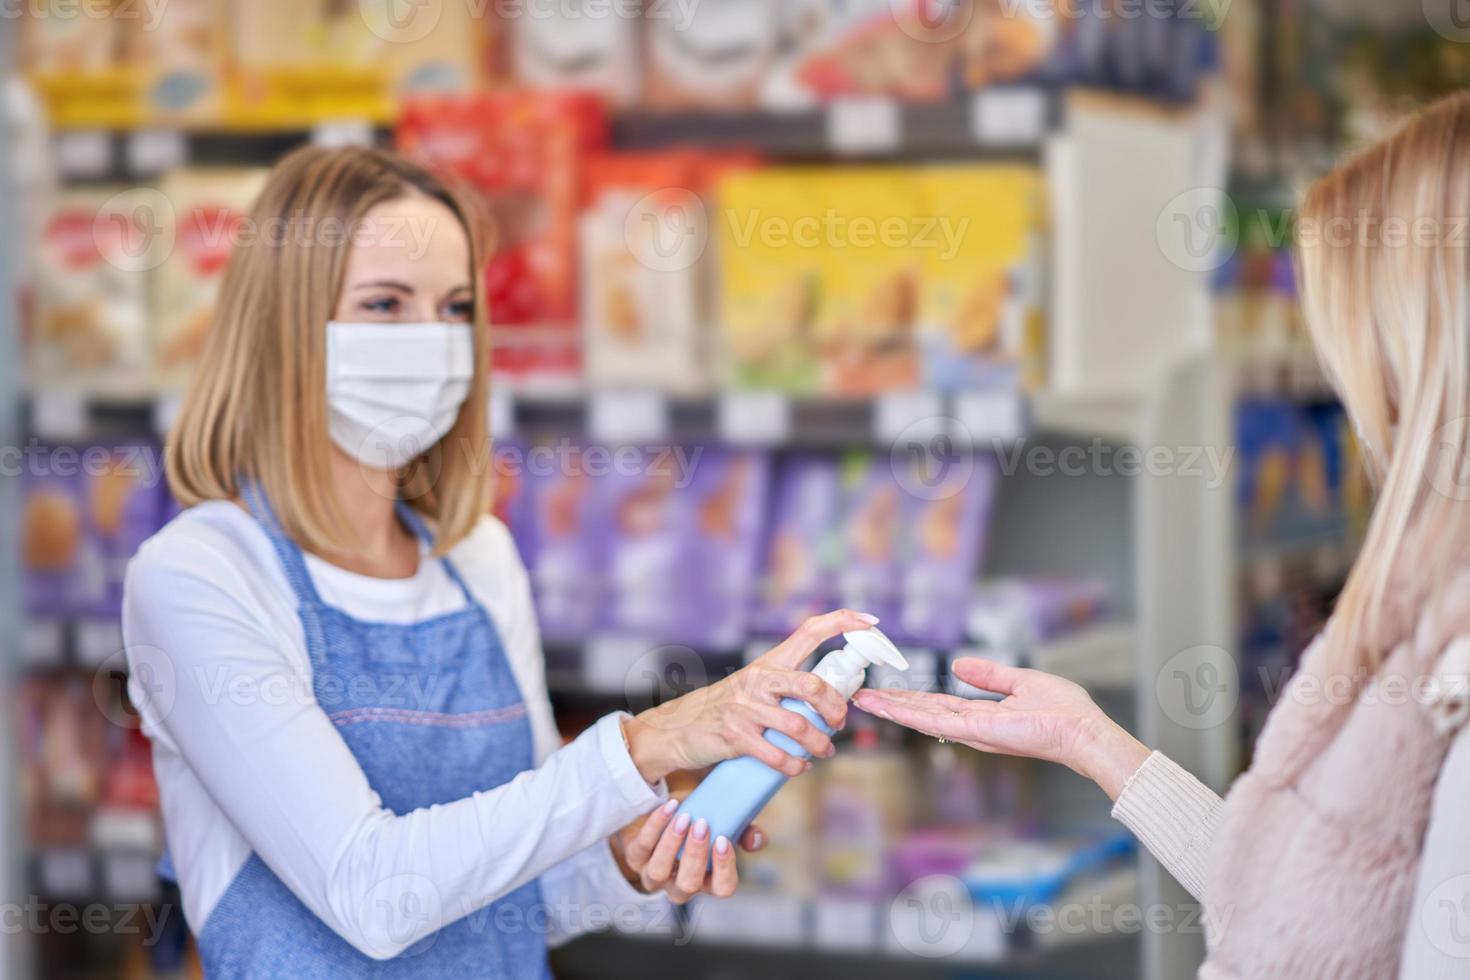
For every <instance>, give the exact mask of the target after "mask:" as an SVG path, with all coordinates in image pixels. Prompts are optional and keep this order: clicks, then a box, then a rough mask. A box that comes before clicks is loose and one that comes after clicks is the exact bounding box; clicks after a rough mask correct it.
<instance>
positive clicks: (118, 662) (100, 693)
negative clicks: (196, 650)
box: [92, 644, 178, 729]
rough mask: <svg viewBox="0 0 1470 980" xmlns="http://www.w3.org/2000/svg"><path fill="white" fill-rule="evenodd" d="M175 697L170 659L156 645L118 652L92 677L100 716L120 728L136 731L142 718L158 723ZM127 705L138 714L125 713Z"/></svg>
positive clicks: (176, 694) (172, 667)
mask: <svg viewBox="0 0 1470 980" xmlns="http://www.w3.org/2000/svg"><path fill="white" fill-rule="evenodd" d="M124 690H126V691H127V698H126V699H124V698H123V697H122V694H123V691H124ZM177 696H178V686H177V678H176V674H175V671H174V663H173V659H172V658H171V657H169V655H168V654H167V653H165V652H164V651H163V650H161V649H159V648H158V647H155V646H147V645H144V644H134V645H132V646H131V647H127V648H126V649H122V650H118V651H116V652H115V653H113V654H111V655H110V656H109V657H107V659H106V660H103V661H102V663H101V664H99V665H98V667H97V669H96V671H94V672H93V674H92V700H93V702H95V703H96V705H97V710H98V711H100V712H101V713H102V716H103V717H104V718H106V719H107V720H108V721H110V722H112V723H113V724H114V725H116V726H117V727H119V728H129V729H132V728H138V727H140V726H141V724H142V722H143V719H144V716H145V715H146V716H147V719H148V721H150V722H152V723H154V724H157V723H158V722H160V721H162V720H163V719H165V718H167V717H168V715H169V712H170V711H172V710H173V707H174V699H175V698H176V697H177ZM129 703H130V704H132V706H133V709H134V710H135V711H136V712H137V714H134V713H133V712H132V711H129V710H128V708H127V707H126V705H127V704H129Z"/></svg>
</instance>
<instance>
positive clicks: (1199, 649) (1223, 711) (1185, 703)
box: [1154, 644, 1240, 730]
mask: <svg viewBox="0 0 1470 980" xmlns="http://www.w3.org/2000/svg"><path fill="white" fill-rule="evenodd" d="M1154 695H1155V696H1156V697H1157V698H1158V702H1159V707H1160V708H1161V709H1163V712H1164V715H1165V716H1166V717H1168V718H1169V720H1170V721H1172V722H1174V723H1175V724H1177V725H1180V726H1183V727H1184V728H1191V729H1195V730H1203V729H1206V728H1215V727H1216V726H1218V725H1223V724H1224V723H1225V722H1227V721H1229V719H1230V717H1231V716H1232V715H1234V714H1235V706H1236V704H1237V703H1238V702H1239V700H1240V668H1239V667H1238V665H1237V664H1236V662H1235V658H1234V657H1232V656H1231V655H1230V653H1229V651H1227V650H1226V649H1225V648H1224V647H1217V646H1210V645H1208V644H1201V645H1200V646H1193V647H1189V648H1188V649H1186V650H1180V651H1179V652H1178V653H1176V654H1174V656H1172V657H1170V658H1169V659H1168V660H1166V661H1165V662H1164V666H1163V668H1162V669H1161V670H1160V671H1159V674H1158V677H1157V678H1156V680H1155V682H1154Z"/></svg>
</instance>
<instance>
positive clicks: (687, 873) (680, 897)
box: [669, 817, 710, 902]
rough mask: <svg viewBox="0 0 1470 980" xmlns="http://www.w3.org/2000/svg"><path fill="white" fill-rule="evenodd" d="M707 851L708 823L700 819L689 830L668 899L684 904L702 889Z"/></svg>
mask: <svg viewBox="0 0 1470 980" xmlns="http://www.w3.org/2000/svg"><path fill="white" fill-rule="evenodd" d="M709 849H710V839H709V822H708V821H706V820H705V819H704V818H703V817H700V818H699V819H698V820H696V821H694V824H693V825H692V826H691V827H690V828H689V839H688V840H687V841H685V842H684V853H683V855H681V856H680V858H679V868H678V871H677V872H675V874H674V886H673V887H672V888H670V889H669V898H670V899H673V900H675V901H680V902H686V901H688V900H689V898H690V897H691V896H693V895H695V894H697V893H698V892H699V891H700V890H701V889H702V888H704V879H705V876H706V873H707V871H708V869H709Z"/></svg>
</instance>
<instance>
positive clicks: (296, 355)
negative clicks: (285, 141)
mask: <svg viewBox="0 0 1470 980" xmlns="http://www.w3.org/2000/svg"><path fill="white" fill-rule="evenodd" d="M412 194H425V195H428V196H429V197H432V198H434V199H435V200H438V201H440V202H442V203H443V204H445V205H446V206H447V207H448V208H449V209H450V210H451V211H452V212H453V213H454V214H455V216H456V217H458V219H459V220H460V222H461V223H462V224H463V225H464V227H465V232H466V235H467V237H468V238H469V241H470V257H469V263H470V264H469V268H468V269H467V270H466V274H467V275H468V277H469V281H470V282H471V283H472V284H473V290H474V309H475V313H474V326H475V329H474V338H475V374H474V379H473V381H472V383H471V386H470V393H469V397H468V398H467V399H466V400H465V403H464V406H463V407H462V408H461V409H460V413H459V418H458V420H457V421H456V422H455V424H454V427H453V428H452V429H451V430H450V431H449V433H448V434H447V435H446V436H445V437H444V438H443V439H442V440H441V441H440V442H439V444H438V445H436V446H434V447H431V448H430V449H429V450H428V451H427V452H426V453H424V454H423V455H422V456H420V457H419V458H418V459H416V460H414V461H413V462H411V463H410V464H409V465H408V466H407V467H405V468H404V469H403V470H402V471H401V472H400V480H401V493H402V496H403V497H404V498H405V499H406V500H408V501H409V502H410V503H411V504H412V505H413V506H414V507H415V508H417V509H418V510H419V511H421V512H422V513H424V514H426V515H428V516H430V517H432V518H434V519H435V521H436V522H437V531H438V534H437V541H436V547H437V550H438V551H440V552H443V551H445V550H447V549H448V548H450V547H451V546H452V545H453V544H454V543H455V542H457V541H459V540H460V539H461V538H463V537H464V536H465V535H466V534H467V533H469V531H470V530H471V528H472V527H473V526H474V524H475V522H476V521H477V520H478V519H479V517H480V516H481V515H482V514H483V513H484V510H485V505H486V503H487V496H488V478H489V474H488V467H487V466H485V465H482V464H483V463H484V462H485V461H486V460H488V458H489V456H488V451H487V449H486V441H487V439H488V433H487V431H486V429H487V420H486V398H487V387H488V381H487V378H486V356H487V355H486V336H487V329H486V317H485V298H484V289H483V286H482V282H481V276H480V246H479V238H480V236H479V234H478V233H477V232H478V231H479V227H478V226H479V221H478V220H477V214H476V212H475V211H474V210H473V208H472V207H471V205H470V204H469V203H468V199H467V198H465V197H464V196H462V195H461V194H459V193H458V192H457V191H456V190H455V189H453V188H451V187H449V186H448V185H447V184H446V182H445V181H443V180H441V179H439V178H438V177H436V176H435V175H433V174H431V173H430V172H429V171H427V170H425V169H423V168H422V167H419V166H417V165H415V164H412V163H410V162H409V161H407V160H404V159H402V158H400V157H396V156H394V155H392V154H390V153H385V152H382V151H379V150H369V149H359V148H349V149H336V150H326V149H320V148H307V149H302V150H297V151H296V152H294V153H292V154H290V155H289V156H287V157H285V158H284V159H283V160H281V161H280V163H279V164H277V165H276V167H275V169H274V170H273V171H272V172H271V174H270V178H269V180H268V181H267V182H266V185H265V187H264V188H263V189H262V191H261V193H260V196H259V198H258V199H257V200H256V201H255V203H254V206H253V207H252V208H251V210H250V212H249V215H248V219H247V222H248V223H247V225H246V227H247V228H253V229H269V230H270V233H269V234H266V233H261V234H253V235H250V236H248V237H247V236H241V237H240V239H239V241H238V243H237V244H236V246H235V248H234V251H233V253H232V254H231V256H230V261H229V266H228V267H227V269H226V270H225V273H224V280H223V282H222V284H221V288H220V294H219V300H218V302H217V303H216V305H215V312H214V317H213V320H212V322H211V323H210V326H209V333H208V338H207V340H206V341H205V344H204V351H203V356H202V358H201V359H200V362H199V365H198V367H197V369H196V371H195V373H194V378H193V382H192V383H191V385H190V387H189V390H188V393H187V394H186V395H185V398H184V402H183V407H182V410H181V412H180V414H179V417H178V420H177V422H176V423H175V425H174V427H173V430H172V432H171V433H170V435H169V438H168V447H167V472H168V480H169V486H170V487H171V488H172V490H173V493H174V495H175V496H176V497H177V498H178V500H179V502H180V503H181V504H182V505H183V506H185V507H190V506H193V505H194V504H197V503H199V502H201V501H205V500H232V499H238V498H239V497H240V495H241V488H242V481H254V482H256V483H258V484H259V485H260V486H261V488H262V489H263V490H264V491H265V492H266V494H267V495H268V497H269V499H270V502H271V504H272V506H273V508H274V510H275V512H276V516H277V518H278V519H279V520H280V522H281V525H282V527H283V529H284V530H285V531H286V532H287V533H288V534H289V535H290V536H291V537H292V538H293V539H294V540H295V541H296V542H297V543H298V544H300V545H301V546H302V547H303V548H305V549H307V550H308V551H312V552H316V553H319V554H323V555H350V554H352V553H354V552H355V551H356V550H357V548H358V547H359V542H358V541H357V540H356V534H355V531H354V529H353V527H352V525H351V523H350V521H349V520H348V519H347V517H346V516H345V514H344V512H343V510H342V507H341V504H340V501H338V499H337V495H336V494H335V493H334V492H333V483H332V477H331V471H330V469H329V466H328V464H329V459H330V455H331V444H330V442H329V437H328V435H327V399H326V341H325V335H326V324H327V321H328V320H330V319H331V318H332V313H333V310H334V309H335V308H336V305H337V300H338V296H339V294H340V292H341V289H342V285H343V282H342V279H343V275H344V270H345V268H346V265H347V257H348V254H349V251H350V249H351V248H352V243H353V241H354V239H355V235H356V233H357V232H358V231H359V229H363V228H364V224H363V218H364V216H365V215H366V214H367V212H368V211H369V210H371V209H372V208H374V207H375V206H377V205H378V204H381V203H383V202H385V201H391V200H395V199H398V198H402V197H405V196H407V195H412Z"/></svg>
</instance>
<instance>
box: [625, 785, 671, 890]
mask: <svg viewBox="0 0 1470 980" xmlns="http://www.w3.org/2000/svg"><path fill="white" fill-rule="evenodd" d="M678 809H679V801H678V800H675V799H671V800H669V801H668V802H667V803H665V804H664V805H663V806H661V807H659V808H658V809H657V810H654V811H653V812H652V813H650V814H649V815H648V819H646V820H644V821H643V826H642V827H639V828H638V833H637V834H636V835H635V836H634V837H633V839H632V840H631V841H629V842H628V845H627V847H625V848H624V849H623V860H625V861H627V862H628V867H630V868H632V869H633V870H634V871H638V872H641V871H642V870H643V866H644V865H645V864H647V863H648V859H649V857H650V856H651V855H652V854H653V849H654V848H655V847H657V846H658V839H659V838H660V837H662V836H663V832H664V828H665V827H667V826H668V825H669V821H671V820H673V819H674V814H675V813H676V812H678Z"/></svg>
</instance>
